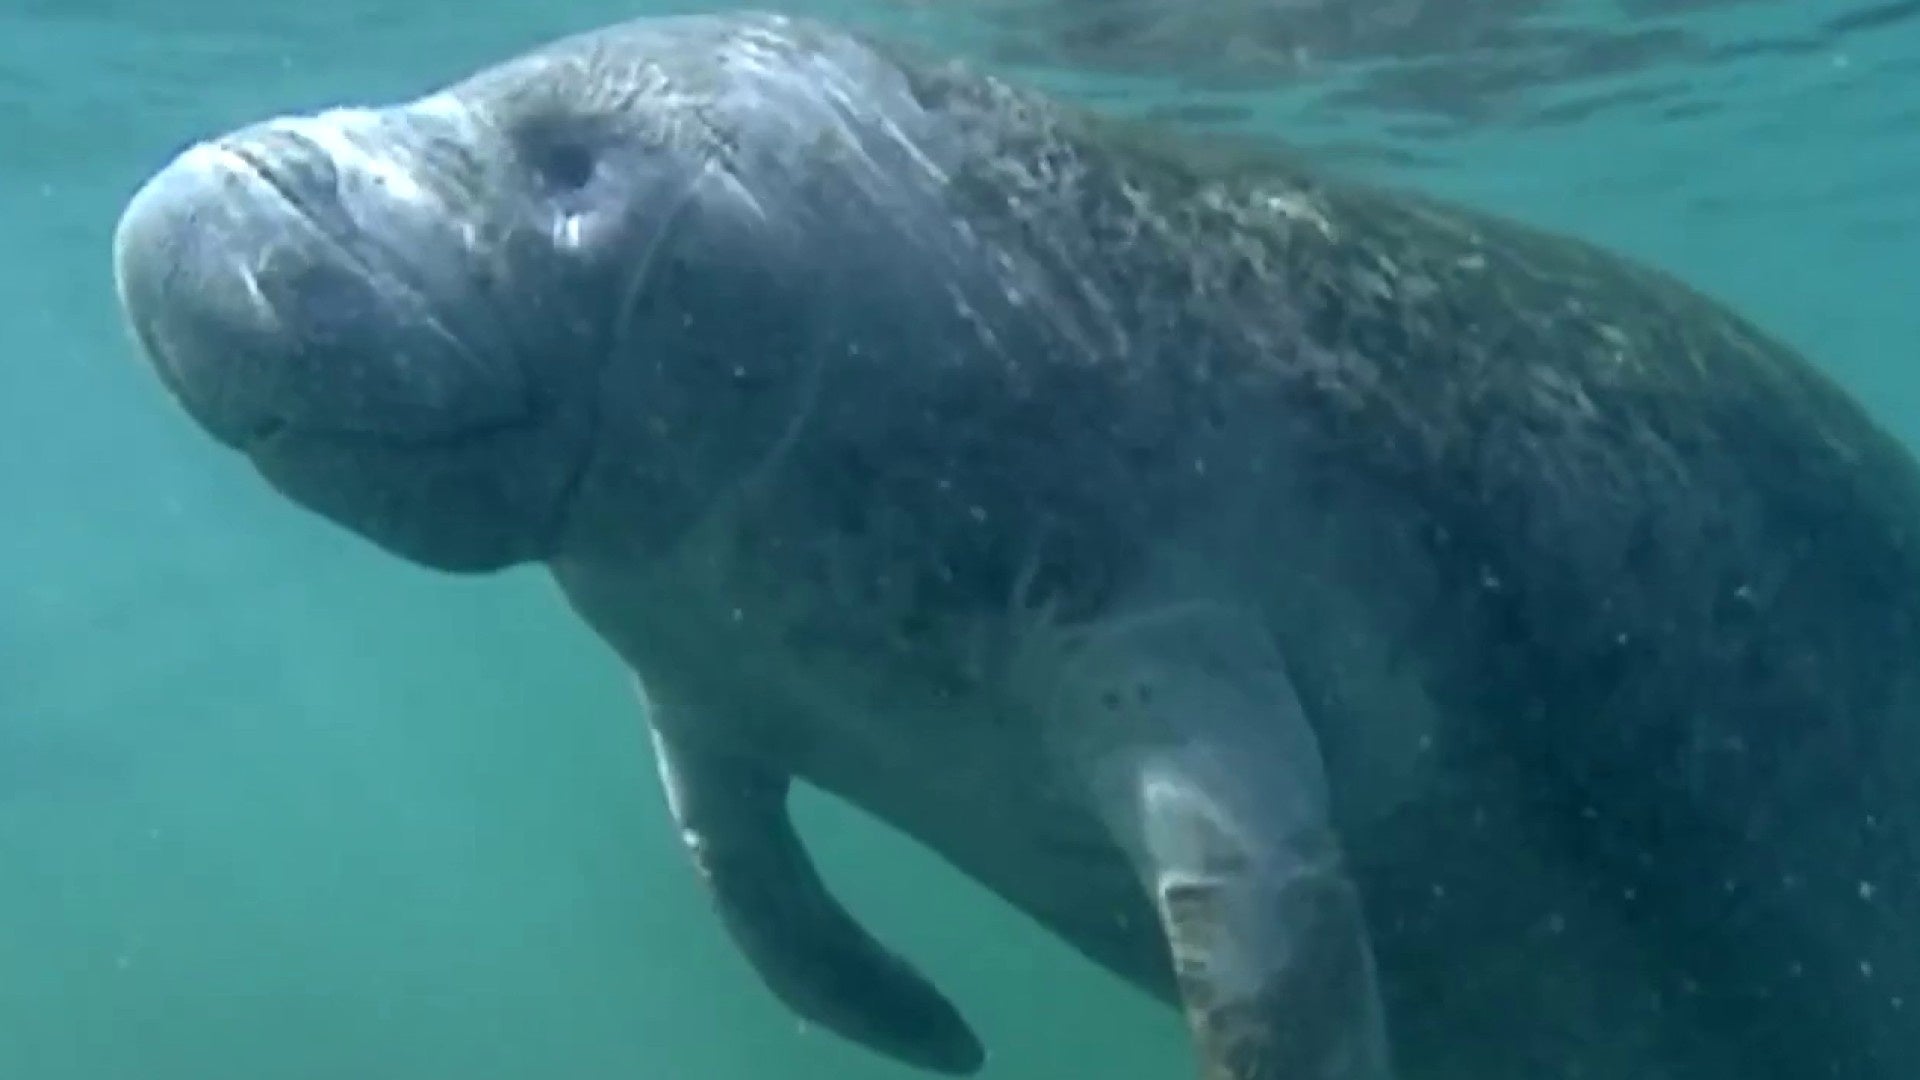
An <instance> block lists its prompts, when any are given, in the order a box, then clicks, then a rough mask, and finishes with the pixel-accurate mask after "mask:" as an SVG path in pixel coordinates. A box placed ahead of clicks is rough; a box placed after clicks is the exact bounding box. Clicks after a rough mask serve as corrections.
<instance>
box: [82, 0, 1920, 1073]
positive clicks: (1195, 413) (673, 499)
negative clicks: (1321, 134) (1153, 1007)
mask: <svg viewBox="0 0 1920 1080" xmlns="http://www.w3.org/2000/svg"><path fill="white" fill-rule="evenodd" d="M115 258H116V270H117V278H118V283H119V288H120V290H121V296H122V298H123V301H124V304H125V307H126V311H127V313H128V316H129V319H130V322H131V324H132V326H133V328H134V330H135V331H136V333H137V336H138V338H139V340H140V342H141V344H142V346H143V348H144V349H145V351H146V353H147V355H148V356H149V357H150V358H151V360H152V362H153V364H154V366H155V368H156V369H157V370H158V372H159V374H160V376H161V377H162V379H163V380H164V381H165V382H166V384H167V386H168V387H169V388H170V389H171V391H172V392H173V393H174V394H175V395H176V396H177V397H178V399H179V400H180V402H181V403H182V404H183V405H184V407H185V408H186V409H187V410H188V411H189V412H190V413H191V414H192V415H193V416H194V417H195V418H196V419H197V420H198V421H199V422H200V423H201V424H202V425H204V426H205V427H206V429H207V430H209V431H210V432H211V433H212V434H213V435H214V436H216V437H217V438H219V439H220V440H222V441H223V442H225V443H227V444H229V445H231V446H233V447H235V448H236V449H238V450H240V451H242V452H244V453H245V454H246V455H248V456H249V457H250V458H251V459H252V461H253V462H254V464H255V465H257V467H258V468H259V470H260V472H261V473H262V474H264V475H265V477H266V478H267V479H268V480H269V481H270V482H271V483H272V484H273V485H274V486H275V487H277V488H278V489H279V490H280V491H282V492H284V493H285V494H286V495H287V496H288V497H289V498H291V499H292V500H294V501H295V502H297V503H299V504H302V505H304V506H306V507H308V508H310V509H312V510H314V511H317V512H318V513H320V514H322V515H325V516H326V517H328V518H330V519H332V520H334V521H336V522H338V523H340V524H341V525H344V526H345V527H347V528H350V529H353V530H355V531H357V532H358V533H360V534H362V535H364V536H366V537H367V538H369V539H371V540H372V541H374V542H376V543H378V544H380V545H383V546H384V547H386V548H387V549H389V550H391V551H394V552H396V553H398V554H400V555H402V556H404V557H406V558H408V559H411V560H414V561H416V562H418V563H421V564H424V565H426V566H429V567H435V568H439V569H442V570H446V571H456V572H470V573H477V572H487V571H492V570H495V569H498V568H502V567H506V566H510V565H514V564H520V563H526V562H531V561H537V562H543V563H545V564H546V565H547V566H548V567H550V568H551V569H552V571H553V573H554V575H555V577H556V579H557V580H558V582H559V583H560V585H561V587H562V589H563V590H564V592H565V594H566V596H567V598H568V599H569V600H570V601H571V603H572V605H573V606H574V607H575V608H576V609H577V610H578V611H579V612H580V613H581V615H582V616H583V617H585V618H586V619H587V620H588V621H589V622H590V623H591V624H592V625H593V626H594V627H595V628H596V629H597V630H598V631H599V633H600V634H601V635H602V636H603V637H604V638H605V640H606V641H607V642H609V643H610V645H611V646H612V647H613V649H614V650H615V651H616V652H617V653H618V654H619V656H620V657H621V658H622V659H623V660H624V661H625V662H626V663H627V664H628V665H629V666H630V667H631V668H632V670H633V671H634V672H635V673H637V676H638V678H639V680H640V682H641V683H642V685H643V687H644V692H645V694H646V696H647V697H648V699H649V700H650V706H651V707H650V708H649V709H648V711H647V715H648V717H649V719H650V721H651V723H652V725H653V729H654V735H655V745H656V747H657V749H658V751H659V760H660V764H661V772H662V776H663V779H664V780H665V781H666V787H667V791H668V794H669V796H670V799H671V801H672V805H673V813H674V815H675V817H676V819H677V821H678V822H679V823H680V825H681V827H682V830H683V835H684V836H685V838H686V840H687V843H688V845H689V848H690V852H691V854H692V856H693V858H694V860H695V862H696V864H697V866H698V869H699V871H700V873H701V874H702V876H703V879H704V881H705V883H706V886H707V887H708V888H709V889H710V890H711V893H712V896H713V898H714V902H715V905H716V907H717V909H718V911H719V913H720V915H721V916H722V918H723V919H724V921H725V923H726V925H727V927H728V929H729V931H730V932H731V933H732V934H733V936H734V938H735V940H736V941H738V943H739V944H740V946H741V948H742V949H743V950H744V951H745V952H746V953H747V954H748V956H749V957H750V958H751V960H752V961H753V963H754V964H755V965H756V966H757V968H758V970H759V971H760V973H761V974H762V976H763V977H764V978H765V980H766V982H767V983H768V984H769V986H771V987H772V989H773V990H774V991H775V992H777V993H778V994H779V995H780V996H781V997H782V998H783V999H784V1000H785V1001H786V1002H787V1003H788V1004H789V1005H791V1006H792V1007H793V1008H794V1009H795V1010H797V1011H798V1012H799V1013H801V1014H803V1015H805V1016H807V1017H809V1018H811V1019H813V1020H815V1021H818V1022H820V1023H822V1024H824V1025H827V1026H829V1027H831V1028H832V1029H834V1030H836V1031H838V1032H840V1033H842V1034H844V1035H846V1036H848V1037H850V1038H853V1039H857V1040H860V1041H862V1042H864V1043H865V1044H867V1045H869V1046H871V1047H873V1048H875V1049H877V1050H879V1051H881V1052H884V1053H888V1054H891V1055H893V1056H895V1057H897V1058H899V1059H901V1060H904V1061H907V1062H911V1063H913V1064H916V1065H920V1066H923V1067H926V1068H929V1069H935V1070H940V1071H945V1072H951V1073H964V1072H969V1071H972V1070H974V1069H975V1068H977V1067H978V1066H979V1064H980V1061H981V1056H982V1054H981V1049H980V1044H979V1043H978V1042H977V1041H976V1039H975V1037H974V1036H973V1034H972V1033H971V1032H970V1031H969V1030H968V1028H967V1026H966V1025H965V1023H964V1022H963V1021H962V1020H961V1019H960V1018H959V1015H958V1014H957V1012H956V1011H955V1010H954V1009H953V1008H952V1007H951V1006H950V1005H948V1004H947V1002H946V1001H945V999H943V998H942V997H941V996H940V995H939V994H938V993H937V992H936V991H934V990H933V989H932V988H931V987H930V986H929V984H928V983H926V982H925V981H924V980H923V979H922V978H921V976H920V975H918V974H916V973H915V971H914V970H913V969H912V968H911V967H909V966H908V965H907V964H906V963H905V962H904V961H902V960H900V959H898V958H897V957H896V956H895V955H894V954H893V953H891V952H889V951H887V950H885V949H883V948H882V947H881V946H879V945H877V944H875V943H874V942H873V941H871V940H870V939H869V938H867V937H866V936H865V934H864V932H863V931H861V930H860V929H859V927H858V926H857V924H856V923H855V922H854V921H853V920H852V918H851V917H850V916H849V915H848V914H847V913H846V912H845V911H844V910H842V909H841V908H840V907H839V906H838V905H837V904H836V903H835V902H834V901H833V899H832V898H831V896H830V895H829V894H828V892H827V891H826V890H825V888H824V887H823V885H822V884H821V882H820V881H819V879H818V878H817V877H816V876H815V875H814V873H813V870H812V869H811V867H810V865H809V863H808V861H807V857H806V854H805V852H804V850H803V848H802V847H801V846H800V843H799V841H798V839H797V838H796V836H795V835H794V833H793V830H792V826H791V824H790V822H789V820H788V817H787V814H786V809H785V797H786V794H787V791H788V787H789V784H790V782H791V781H793V780H794V779H799V780H801V781H804V782H807V783H811V784H815V785H818V786H819V787H821V788H824V789H826V790H828V791H831V792H834V793H836V794H838V795H839V796H842V797H844V798H845V799H847V800H849V801H850V802H852V803H853V804H855V805H857V806H860V807H862V808H864V809H865V810H866V811H868V812H870V813H872V814H874V815H875V816H877V817H878V818H880V819H881V820H884V821H886V822H889V823H891V824H892V825H894V826H896V827H898V828H900V829H902V830H904V831H905V832H907V833H908V834H910V835H912V836H914V837H915V838H917V839H918V840H920V841H921V842H924V843H925V844H927V845H929V846H930V847H931V848H933V849H934V850H936V851H938V852H939V853H940V854H941V855H943V856H944V857H945V858H947V859H948V860H950V861H951V862H952V863H953V864H954V865H956V866H958V867H959V868H960V869H962V870H963V871H965V872H966V873H968V874H970V875H972V876H973V877H974V878H975V879H977V880H979V881H980V882H982V883H983V884H985V885H986V886H987V887H989V888H991V889H992V890H993V891H995V892H996V893H998V894H999V895H1000V896H1002V897H1004V898H1006V899H1007V900H1008V901H1010V902H1011V903H1013V904H1015V905H1018V906H1019V907H1020V908H1021V909H1023V910H1024V911H1026V912H1027V913H1028V914H1030V915H1031V916H1032V917H1033V918H1035V919H1036V920H1038V921H1039V922H1040V923H1041V924H1043V925H1044V926H1046V927H1047V928H1049V929H1050V930H1051V931H1053V932H1054V933H1056V934H1059V935H1060V936H1061V937H1063V938H1064V939H1066V940H1067V941H1069V942H1071V943H1073V945H1075V946H1076V947H1078V948H1079V949H1080V950H1081V951H1083V952H1084V953H1085V954H1086V955H1087V956H1089V957H1091V958H1092V959H1093V960H1095V961H1097V962H1098V963H1100V964H1102V965H1105V966H1106V967H1107V968H1108V969H1110V970H1112V971H1113V972H1115V973H1117V974H1118V975H1120V976H1122V977H1124V978H1126V979H1128V980H1131V981H1132V982H1134V983H1135V984H1137V985H1139V986H1140V987H1142V988H1143V989H1145V990H1146V991H1148V992H1150V993H1152V994H1155V995H1157V996H1159V997H1161V998H1162V999H1163V1000H1166V1001H1168V1002H1169V1003H1175V1004H1180V1005H1182V1006H1183V1007H1184V1011H1185V1013H1186V1016H1187V1018H1188V1021H1189V1024H1190V1026H1191V1029H1192V1032H1193V1036H1194V1041H1195V1046H1196V1048H1197V1052H1198V1055H1199V1058H1200V1062H1201V1072H1202V1074H1203V1075H1204V1076H1205V1077H1208V1078H1210V1080H1223V1078H1233V1080H1358V1078H1366V1080H1379V1078H1384V1077H1387V1076H1390V1075H1397V1076H1400V1077H1406V1078H1434V1080H1439V1078H1449V1080H1454V1078H1459V1080H1465V1078H1473V1080H1495V1078H1514V1080H1522V1078H1525V1080H1533V1078H1541V1077H1568V1078H1572V1077H1581V1078H1589V1080H1663V1078H1685V1080H1735V1078H1738V1080H1759V1078H1774V1077H1778V1078H1788V1080H1808V1078H1813V1077H1824V1078H1841V1080H1894V1078H1900V1080H1909V1078H1910V1077H1912V1076H1915V1075H1920V1031H1917V1030H1916V1023H1915V1021H1914V1017H1915V1014H1916V1010H1920V875H1916V873H1915V868H1916V866H1917V865H1920V842H1917V841H1916V826H1917V825H1920V745H1916V743H1920V739H1917V738H1916V731H1915V725H1914V716H1915V713H1914V707H1915V697H1916V687H1915V669H1916V664H1917V663H1920V649H1916V644H1920V642H1917V641H1916V638H1917V637H1920V631H1917V630H1916V626H1917V625H1920V554H1916V549H1915V537H1916V536H1917V535H1920V483H1917V482H1916V475H1915V470H1914V468H1913V467H1912V465H1911V463H1910V461H1909V460H1908V458H1907V457H1906V456H1905V455H1904V454H1903V453H1902V451H1901V450H1900V449H1899V448H1898V447H1897V446H1896V445H1894V444H1893V443H1892V442H1891V441H1890V440H1889V439H1888V438H1886V437H1884V436H1883V435H1882V434H1880V433H1879V432H1878V431H1876V430H1875V428H1874V427H1873V426H1872V425H1871V424H1870V422H1869V421H1868V420H1867V419H1866V418H1865V417H1864V416H1863V415H1862V413H1861V412H1860V411H1858V410H1857V409H1856V408H1855V407H1854V406H1853V405H1851V404H1850V403H1849V402H1848V401H1846V400H1845V399H1844V398H1842V397H1841V396H1840V395H1839V394H1838V393H1837V392H1836V391H1835V390H1834V389H1833V388H1832V387H1831V386H1829V385H1828V384H1827V383H1825V382H1824V381H1822V380H1821V379H1820V378H1819V377H1818V376H1816V375H1815V374H1814V373H1813V372H1812V371H1811V370H1809V368H1808V367H1807V365H1805V364H1804V363H1802V362H1801V361H1800V360H1799V359H1798V358H1796V357H1794V356H1792V355H1791V354H1789V353H1787V352H1785V351H1784V350H1783V349H1781V348H1780V347H1779V346H1777V345H1775V344H1773V343H1771V342H1769V341H1767V340H1766V339H1765V338H1763V337H1762V336H1761V335H1760V334H1758V333H1757V332H1756V331H1755V330H1754V329H1753V328H1751V327H1750V326H1748V325H1746V324H1745V323H1743V322H1741V321H1740V320H1739V319H1737V318H1736V317H1734V316H1732V315H1730V314H1728V313H1726V312H1724V311H1722V310H1720V309H1718V308H1716V307H1715V306H1713V305H1712V304H1711V303H1710V302H1708V301H1707V300H1705V299H1703V298H1701V297H1699V296H1697V295H1695V294H1693V293H1691V292H1689V291H1688V290H1687V289H1685V288H1684V287H1683V286H1681V285H1679V284H1677V283H1675V282H1672V281H1669V280H1667V279H1665V278H1663V277H1660V276H1658V275H1656V274H1653V273H1651V272H1648V271H1645V270H1642V269H1638V268H1636V267H1633V266H1632V265H1630V264H1627V263H1624V262H1622V261H1621V260H1618V259H1615V258H1613V257H1611V256H1608V255H1605V254H1603V253H1600V252H1598V251H1595V250H1593V249H1591V248H1588V247H1585V246H1582V245H1579V244H1575V243H1573V242H1570V241H1565V240H1561V239H1557V238H1552V237H1546V236H1541V235H1538V234H1534V233H1532V232H1529V231H1526V230H1523V229H1520V228H1517V227H1514V226H1511V225H1507V224H1504V223H1501V222H1498V221H1494V220H1488V219H1485V218H1481V217H1477V216H1474V215H1470V214H1467V213H1464V212H1462V211H1459V210H1456V209H1452V208H1448V207H1444V206H1440V205H1436V204H1432V203H1428V202H1425V201H1421V200H1417V199H1413V198H1410V197H1403V196H1397V195H1390V194H1386V193H1381V192H1375V191H1368V190H1365V189H1361V188H1356V187H1350V186H1344V185H1339V184H1334V183H1331V182H1328V181H1325V180H1322V179H1319V178H1316V177H1315V176H1314V175H1313V174H1312V173H1310V172H1307V171H1304V170H1302V169H1300V168H1298V167H1296V166H1295V165H1293V164H1290V163H1288V162H1286V161H1283V160H1280V159H1279V158H1278V157H1272V156H1270V157H1268V158H1267V159H1265V160H1253V159H1241V160H1214V159H1209V158H1208V157H1207V156H1206V155H1205V154H1204V153H1203V152H1202V150H1201V148H1198V147H1187V148H1180V147H1178V146H1176V145H1175V144H1174V143H1173V142H1172V141H1171V138H1170V137H1168V136H1164V135H1161V136H1150V137H1141V136H1139V135H1138V134H1137V133H1134V132H1130V131H1127V130H1122V129H1120V128H1119V127H1117V126H1115V125H1110V124H1105V123H1102V122H1099V121H1096V120H1093V119H1091V118H1087V117H1083V116H1080V115H1077V114H1074V113H1071V112H1069V111H1067V110H1065V109H1062V108H1060V107H1058V106H1055V105H1052V104H1049V103H1047V102H1045V101H1043V100H1041V99H1039V98H1037V97H1034V96H1031V95H1029V94H1026V93H1024V92H1021V91H1018V90H1015V89H1012V88H1009V87H1007V86H1005V85H1002V84H1000V83H998V82H995V81H992V80H988V79H985V78H981V77H978V76H974V75H969V74H967V73H965V72H963V71H960V70H957V69H952V68H946V67H937V66H931V65H928V66H918V65H915V64H909V63H906V62H903V61H900V60H898V59H894V58H890V57H888V56H886V55H883V54H882V53H880V52H877V51H875V50H873V49H872V48H870V47H869V46H867V45H865V44H861V43H859V42H856V41H855V40H853V39H851V38H849V37H846V36H842V35H841V34H839V33H838V32H835V31H833V30H830V29H826V28H823V27H819V26H814V25H808V24H803V23H799V22H793V21H788V20H784V19H779V18H772V17H758V16H738V17H707V18H693V19H676V20H667V19H662V20H653V21H644V22H639V23H633V24H630V25H626V26H621V27H616V28H612V29H608V30H605V31H603V32H599V33H595V34H589V35H586V36H583V37H578V38H574V39H571V40H567V41H563V42H560V43H558V44H555V45H553V46H551V47H550V48H547V49H544V50H542V51H538V52H535V53H532V54H530V55H527V56H525V57H522V58H519V59H515V60H513V61H511V62H508V63H505V64H503V65H501V66H498V67H495V68H493V69H491V70H488V71H485V72H483V73H481V74H479V75H477V76H475V77H474V78H472V79H470V80H469V81H466V82H463V83H461V84H459V85H457V86H454V87H452V88H451V89H449V90H446V91H445V92H442V93H437V94H434V95H432V96H429V97H426V98H424V99H423V100H420V101H416V102H413V103H410V104H405V105H400V106H396V107H392V108H385V109H377V110H370V111H368V110H344V111H337V112H330V113H326V114H323V115H320V116H318V117H311V118H305V119H288V120H280V121H275V122H272V123H268V124H264V125H261V126H257V127H253V128H249V129H247V130H243V131H240V132H237V133H234V134H230V135H227V136H225V137H223V138H220V139H217V140H214V141H212V142H209V143H207V144H204V145H200V146H197V147H195V148H193V149H191V150H189V151H187V152H186V153H184V154H183V155H182V156H181V157H180V158H179V159H178V160H176V161H175V162H173V163H172V164H171V165H170V166H168V167H167V168H166V169H165V170H164V171H162V172H161V173H160V174H159V175H157V176H156V177H155V178H154V179H153V180H152V181H151V182H150V183H149V184H148V185H147V186H146V187H145V188H144V189H143V190H142V191H141V192H140V193H139V195H138V196H137V197H136V198H135V199H134V200H133V201H132V203H131V205H130V206H129V207H128V209H127V211H126V215H125V217H124V220H123V221H122V222H121V225H120V230H119V234H118V238H117V243H116V249H115Z"/></svg>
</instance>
